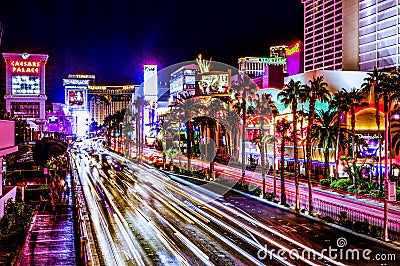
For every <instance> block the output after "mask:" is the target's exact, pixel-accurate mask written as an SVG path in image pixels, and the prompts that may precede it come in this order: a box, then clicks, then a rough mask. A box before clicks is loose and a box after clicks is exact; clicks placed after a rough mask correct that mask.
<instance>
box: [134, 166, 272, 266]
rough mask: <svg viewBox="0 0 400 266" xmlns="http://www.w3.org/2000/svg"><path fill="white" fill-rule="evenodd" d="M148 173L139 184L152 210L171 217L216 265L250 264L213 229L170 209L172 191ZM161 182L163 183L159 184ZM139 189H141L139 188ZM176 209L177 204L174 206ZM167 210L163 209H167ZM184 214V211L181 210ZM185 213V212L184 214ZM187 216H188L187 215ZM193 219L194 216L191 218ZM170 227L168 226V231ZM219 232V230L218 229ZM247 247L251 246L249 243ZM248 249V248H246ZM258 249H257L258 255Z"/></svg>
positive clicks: (230, 235)
mask: <svg viewBox="0 0 400 266" xmlns="http://www.w3.org/2000/svg"><path fill="white" fill-rule="evenodd" d="M146 172H147V173H148V176H146V175H145V174H141V175H139V177H140V179H143V178H144V179H145V180H146V182H141V181H140V180H137V181H136V182H137V184H139V186H140V188H141V189H145V190H147V191H148V193H144V194H142V193H140V195H141V197H143V199H144V200H145V202H148V203H149V204H150V205H151V209H152V210H157V212H160V213H161V214H162V215H163V217H169V218H168V219H167V220H168V221H169V223H171V224H172V225H173V227H175V228H178V230H179V234H184V235H185V237H187V238H188V239H190V241H192V242H193V243H194V244H195V245H196V246H197V247H199V248H200V249H201V250H202V252H204V253H205V254H206V255H207V256H208V257H210V260H212V262H213V263H215V265H242V264H243V263H244V265H249V264H251V263H249V261H248V260H246V258H244V257H243V255H240V254H238V253H237V252H235V250H232V248H230V247H229V246H228V245H227V244H226V243H225V242H224V241H222V242H221V239H218V237H215V236H214V235H212V234H211V233H210V231H212V230H208V229H207V228H206V229H205V228H203V227H200V226H199V223H198V222H195V223H194V224H190V223H188V220H187V219H184V218H182V216H177V213H176V212H174V211H171V210H168V208H166V204H165V203H167V205H172V204H173V203H172V201H173V200H172V201H170V198H169V199H168V198H167V197H165V195H167V196H170V194H171V191H164V190H165V187H164V185H163V184H162V182H160V180H159V179H157V178H154V176H153V175H152V174H151V171H146ZM161 180H163V181H164V182H166V181H171V180H169V179H165V178H163V179H161ZM157 183H161V184H157ZM171 185H172V186H175V185H176V184H171ZM155 190H156V191H157V193H154V195H153V196H152V197H150V198H148V196H149V195H152V194H153V192H154V191H155ZM137 191H139V189H138V190H137ZM174 208H175V209H176V208H177V206H175V207H174ZM165 209H167V211H166V212H165V211H161V210H165ZM180 213H181V214H182V212H180ZM183 215H185V214H183ZM186 217H187V216H186ZM191 219H193V218H191ZM158 222H159V225H160V226H164V227H165V223H163V221H161V220H159V221H158ZM167 229H168V228H166V231H168V230H167ZM218 232H219V231H218ZM222 233H223V234H224V235H225V234H228V233H227V232H221V234H222ZM228 236H229V239H232V238H234V236H232V234H230V233H229V234H228ZM171 238H175V239H176V234H174V235H171ZM177 243H178V244H179V239H178V240H177ZM238 245H240V247H242V248H243V246H244V245H243V244H241V243H239V244H238ZM247 248H250V246H249V245H248V246H247ZM246 250H247V249H246ZM256 253H257V250H255V254H254V256H255V255H256ZM271 263H274V264H275V263H276V262H275V261H272V260H271Z"/></svg>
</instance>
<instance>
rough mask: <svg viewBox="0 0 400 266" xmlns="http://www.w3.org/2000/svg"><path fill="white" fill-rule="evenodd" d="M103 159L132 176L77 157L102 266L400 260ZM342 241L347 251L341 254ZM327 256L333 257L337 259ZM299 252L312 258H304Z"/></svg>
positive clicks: (295, 219) (268, 209) (239, 198)
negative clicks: (95, 204)
mask: <svg viewBox="0 0 400 266" xmlns="http://www.w3.org/2000/svg"><path fill="white" fill-rule="evenodd" d="M107 154H108V156H110V157H111V158H112V160H113V161H119V162H120V163H121V162H123V163H125V164H127V165H128V166H129V169H124V170H122V171H115V170H112V168H108V169H107V168H105V167H99V165H96V164H97V163H95V160H94V159H93V157H91V156H90V155H88V154H86V153H82V154H81V155H79V156H80V157H82V159H79V156H77V157H75V159H76V161H77V163H78V164H79V165H80V166H81V167H80V176H81V179H85V180H86V182H87V184H88V186H87V188H88V190H87V193H86V195H89V196H88V198H91V199H89V202H90V201H92V202H94V201H96V202H98V203H99V204H98V207H97V211H95V210H96V209H91V210H92V213H93V212H96V213H97V216H94V217H92V220H93V223H94V225H95V227H96V233H97V234H98V238H101V239H107V238H103V237H100V236H101V235H104V234H105V233H107V235H108V236H107V237H108V238H109V241H108V243H106V241H101V244H100V247H101V253H102V254H103V256H104V261H105V262H106V264H107V265H109V264H110V263H111V262H112V261H119V263H124V264H140V265H154V264H156V265H158V264H163V265H164V264H169V265H181V264H190V265H193V264H195V265H253V264H255V265H262V264H266V263H267V264H271V263H272V264H282V263H283V264H286V265H302V264H304V265H306V264H315V265H321V264H326V263H329V264H331V265H342V264H343V265H357V264H359V263H360V260H366V259H365V258H362V256H361V253H360V254H359V256H360V257H361V258H360V257H359V258H358V259H356V258H349V257H345V256H342V257H340V256H339V253H338V252H339V251H340V249H339V251H338V247H342V248H343V250H342V252H343V251H344V252H345V251H346V250H350V251H356V250H358V252H361V251H363V250H368V251H369V250H371V252H370V256H372V255H373V256H375V255H376V254H387V255H388V256H389V255H390V256H391V257H390V258H391V259H393V258H394V257H399V256H400V254H399V252H398V251H394V250H393V249H390V248H387V247H385V246H383V245H378V244H376V243H371V242H369V241H366V240H365V239H363V238H360V237H355V236H354V235H352V234H349V233H345V232H343V231H341V230H338V229H332V228H331V227H329V226H327V225H322V224H320V223H318V222H315V221H312V220H309V219H307V218H305V217H302V216H298V215H295V214H293V213H290V212H287V211H283V210H281V209H279V208H276V207H273V206H270V205H268V204H265V203H263V202H261V201H259V200H256V199H252V198H248V197H245V196H243V195H242V194H238V193H236V192H233V191H230V192H228V193H226V194H225V195H221V194H220V190H219V189H218V187H217V186H212V187H211V188H214V189H216V191H214V192H213V191H208V190H206V186H197V185H193V184H192V183H189V182H187V181H185V180H183V179H181V178H177V177H176V176H171V178H172V179H170V178H168V177H167V176H165V175H164V174H162V173H160V172H159V171H157V170H156V169H154V168H153V167H150V166H143V165H137V164H133V163H131V162H129V161H127V160H126V159H125V158H122V157H120V156H118V155H114V154H112V153H107ZM90 166H93V167H92V168H91V167H90ZM88 169H91V170H88ZM85 172H86V173H85ZM93 198H94V199H93ZM100 210H101V211H100ZM95 215H96V214H95ZM99 219H100V220H101V223H104V224H103V225H100V223H99ZM104 228H107V230H105V229H104ZM339 240H341V241H346V242H345V243H346V245H344V246H338V243H339V242H338V241H339ZM111 243H113V245H111ZM372 247H373V248H372ZM325 249H327V250H329V249H332V252H336V253H337V254H336V256H335V254H328V253H325V252H326V251H324V250H325ZM304 250H306V251H304ZM333 250H334V251H333ZM278 251H279V252H278ZM302 252H303V253H304V252H308V253H310V254H313V255H314V256H311V257H310V256H309V255H306V256H302ZM308 253H307V254H308ZM393 256H394V257H393ZM266 260H268V262H266ZM369 263H371V262H369ZM372 265H381V263H379V262H376V264H372ZM387 265H391V264H390V261H389V263H388V264H387Z"/></svg>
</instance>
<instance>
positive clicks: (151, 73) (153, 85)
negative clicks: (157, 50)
mask: <svg viewBox="0 0 400 266" xmlns="http://www.w3.org/2000/svg"><path fill="white" fill-rule="evenodd" d="M144 97H145V99H146V100H147V101H150V102H156V101H157V100H158V78H157V65H144Z"/></svg>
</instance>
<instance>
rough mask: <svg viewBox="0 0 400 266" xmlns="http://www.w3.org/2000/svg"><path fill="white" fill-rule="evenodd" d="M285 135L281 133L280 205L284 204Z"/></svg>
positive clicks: (283, 132) (284, 131)
mask: <svg viewBox="0 0 400 266" xmlns="http://www.w3.org/2000/svg"><path fill="white" fill-rule="evenodd" d="M285 135H286V130H283V131H282V140H281V204H282V205H285V204H286V193H285V192H286V191H285V176H284V174H285Z"/></svg>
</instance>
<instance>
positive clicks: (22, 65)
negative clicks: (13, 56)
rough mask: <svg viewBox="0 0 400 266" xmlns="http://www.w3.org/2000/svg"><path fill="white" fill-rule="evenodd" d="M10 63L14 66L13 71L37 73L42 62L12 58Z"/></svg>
mask: <svg viewBox="0 0 400 266" xmlns="http://www.w3.org/2000/svg"><path fill="white" fill-rule="evenodd" d="M10 65H11V66H12V70H11V71H12V72H13V73H36V74H39V67H40V66H41V64H40V62H33V61H19V60H12V61H11V63H10Z"/></svg>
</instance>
